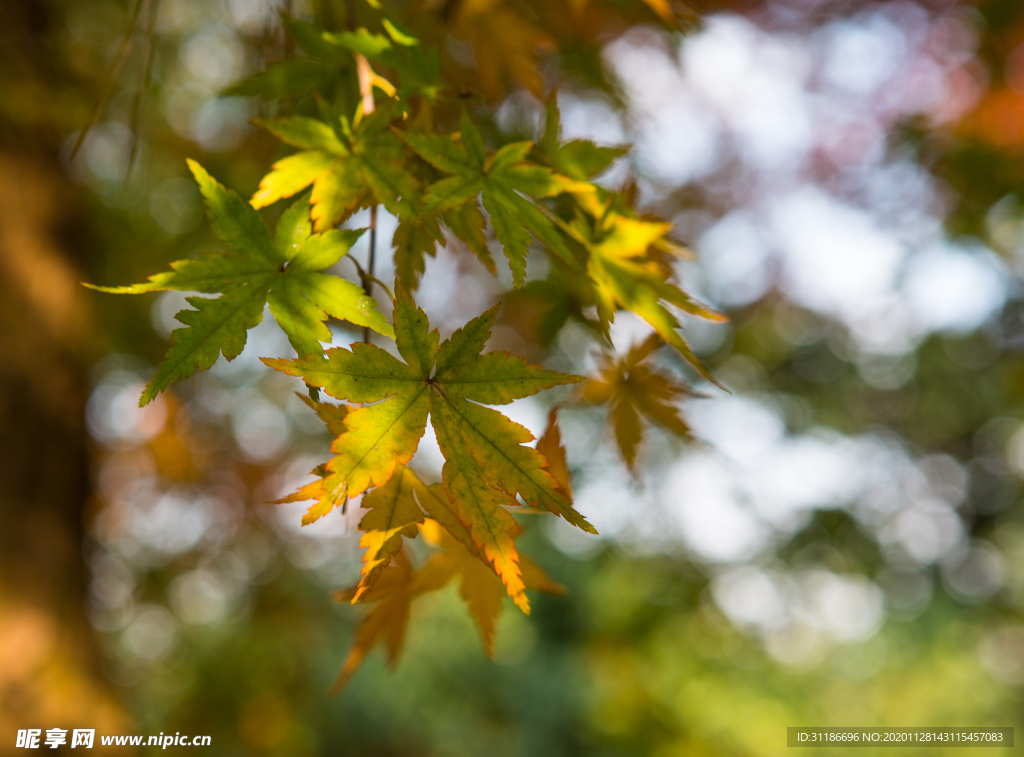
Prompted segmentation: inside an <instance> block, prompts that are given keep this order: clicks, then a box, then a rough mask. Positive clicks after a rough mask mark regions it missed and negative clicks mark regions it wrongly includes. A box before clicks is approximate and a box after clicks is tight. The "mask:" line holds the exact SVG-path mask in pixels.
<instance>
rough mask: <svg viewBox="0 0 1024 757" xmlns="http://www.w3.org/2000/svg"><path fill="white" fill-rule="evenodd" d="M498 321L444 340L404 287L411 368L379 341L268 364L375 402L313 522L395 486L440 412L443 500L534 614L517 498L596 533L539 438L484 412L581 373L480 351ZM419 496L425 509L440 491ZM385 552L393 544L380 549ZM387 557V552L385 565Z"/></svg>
mask: <svg viewBox="0 0 1024 757" xmlns="http://www.w3.org/2000/svg"><path fill="white" fill-rule="evenodd" d="M496 313H497V309H496V308H493V309H491V310H489V311H488V312H487V313H484V314H483V315H482V316H480V317H478V318H475V319H473V320H472V321H470V322H469V323H467V324H466V326H464V327H463V328H461V329H459V330H458V331H456V332H455V333H454V334H452V336H451V338H450V339H448V340H446V341H445V342H444V343H442V344H438V334H437V331H436V330H433V331H431V330H430V326H429V324H428V322H427V317H426V315H425V314H424V313H423V311H422V310H420V309H419V308H417V307H416V304H415V303H414V302H413V300H412V298H411V297H410V296H409V294H408V293H407V292H406V291H405V289H403V288H402V287H401V286H399V287H397V288H396V298H395V325H394V333H395V340H396V343H397V346H398V351H399V353H400V354H401V356H402V357H403V358H404V360H405V362H404V363H403V362H402V361H400V360H398V359H396V358H394V357H392V356H391V355H390V354H389V353H387V352H385V351H384V350H382V349H380V348H379V347H375V346H373V345H368V344H355V345H353V346H352V349H351V350H346V349H343V348H337V349H333V350H329V351H328V352H327V354H326V355H323V356H319V355H311V356H308V357H306V358H302V359H299V360H265V361H264V362H266V363H267V365H269V366H271V367H273V368H276V369H278V370H282V371H284V372H286V373H289V374H291V375H293V376H299V377H301V378H302V379H303V380H304V381H305V382H306V383H307V384H309V385H310V386H314V387H319V388H322V389H324V390H325V391H326V392H327V393H328V394H330V395H331V396H333V397H336V398H338V399H343V400H347V401H350V402H360V403H372V404H367V405H365V406H363V407H360V408H358V409H356V410H351V411H350V412H349V413H348V414H347V415H346V416H345V420H344V425H345V429H346V430H345V432H344V433H343V434H341V435H340V436H338V437H337V438H336V439H335V441H334V443H333V444H332V445H331V449H332V450H333V451H334V452H335V457H334V458H332V459H331V460H330V461H329V462H328V463H327V466H326V470H325V475H324V477H323V481H322V482H321V486H320V489H319V490H317V489H315V487H307V490H306V491H304V492H303V495H305V496H316V497H319V498H321V499H322V501H323V500H328V502H326V503H324V504H322V505H321V506H314V508H312V509H311V510H314V511H315V513H314V514H321V513H323V512H326V511H329V510H330V508H331V507H333V504H332V503H340V502H342V501H344V498H345V497H346V496H348V497H353V496H356V495H357V494H361V493H362V492H364V491H366V490H367V489H369V488H371V487H384V486H385V485H386V484H387V482H388V481H389V480H390V479H391V478H392V476H393V475H394V474H395V473H396V470H399V466H403V465H404V464H405V463H407V462H408V461H409V459H410V458H411V457H412V454H413V453H414V452H415V450H416V447H417V445H418V444H419V439H420V437H421V436H422V435H423V431H424V428H425V425H426V421H427V418H428V415H429V417H430V418H431V419H432V423H433V426H434V431H435V434H436V436H437V441H438V444H439V446H440V448H441V452H442V454H443V455H444V457H445V465H444V468H443V469H442V477H443V488H444V491H443V492H442V493H440V494H439V495H437V496H438V497H440V498H446V499H447V501H448V503H451V504H453V505H454V508H453V509H454V518H455V519H456V520H457V521H458V523H459V524H461V528H463V529H465V534H464V535H463V539H464V540H465V536H466V535H468V541H469V542H471V543H472V544H473V546H474V551H477V552H479V553H482V554H483V556H484V557H485V558H486V560H487V562H488V563H489V564H490V565H491V566H492V567H493V569H494V571H495V572H496V573H497V574H498V575H499V576H500V577H501V579H502V581H503V582H504V584H505V586H506V588H507V590H508V593H509V595H510V596H512V598H513V599H514V600H515V601H516V603H517V604H518V605H519V606H520V607H521V608H522V609H523V610H524V611H527V610H528V609H529V603H528V601H527V599H526V594H525V585H524V584H523V581H522V578H521V576H520V571H519V567H518V553H517V551H516V548H515V544H514V542H513V538H514V536H515V535H516V534H517V533H518V531H519V529H518V526H517V525H516V521H515V519H514V518H513V517H512V515H511V514H510V513H509V512H508V510H507V509H506V508H507V507H516V506H517V505H518V504H519V502H518V499H517V497H522V498H523V500H524V501H525V502H526V503H527V504H528V505H531V506H533V507H541V508H545V509H547V510H549V511H551V512H553V513H556V514H558V515H560V516H562V517H564V518H565V519H566V520H568V521H569V522H570V523H573V524H574V525H576V526H579V527H580V528H582V529H584V530H586V531H588V532H591V533H596V532H595V531H594V528H593V526H591V525H590V524H589V523H588V522H587V521H586V520H585V519H584V518H583V516H582V515H580V514H579V513H578V512H577V511H576V510H575V509H574V508H573V507H572V500H571V496H570V494H569V492H568V491H566V490H565V489H564V488H563V487H561V486H560V485H559V484H558V482H557V481H556V479H555V478H553V477H552V475H551V474H550V473H549V472H548V461H547V460H546V459H545V458H544V456H543V455H542V454H541V453H539V452H538V451H537V450H535V449H532V448H530V447H527V446H525V445H526V444H527V443H528V442H531V441H533V436H532V434H530V432H529V431H527V430H526V429H525V428H523V427H522V426H520V425H519V424H517V423H513V422H512V421H511V420H509V419H508V418H506V417H505V416H504V415H502V414H501V413H500V412H498V411H497V410H494V409H492V408H490V407H484V406H483V405H484V404H487V405H504V404H508V403H510V402H512V401H513V400H515V399H518V398H521V397H526V396H529V395H532V394H535V393H537V392H538V391H541V390H542V389H547V388H549V387H552V386H555V385H558V384H568V383H575V382H577V381H579V380H580V377H578V376H571V375H567V374H560V373H555V372H554V371H549V370H545V369H544V368H541V367H539V366H536V365H531V364H529V363H528V362H527V361H526V360H525V359H523V358H519V357H513V356H510V355H508V354H507V353H504V352H489V353H485V354H481V351H482V350H483V347H484V344H485V343H486V342H487V339H488V337H489V336H490V332H491V327H492V326H493V324H494V318H495V315H496ZM403 475H405V474H403ZM396 485H397V484H396ZM420 489H422V490H423V492H422V493H421V492H419V490H418V494H419V493H421V494H422V496H421V503H423V500H424V499H427V498H428V497H427V494H429V492H426V489H425V487H420ZM303 495H297V496H303ZM424 507H426V508H427V509H428V512H430V507H434V508H435V509H436V510H437V511H438V512H439V513H440V514H439V515H438V518H439V519H442V518H449V521H450V520H451V518H450V516H452V513H451V512H447V513H445V512H441V511H442V510H447V509H448V508H447V507H443V506H441V505H439V504H438V503H437V502H432V503H430V504H429V505H428V504H424ZM451 528H452V530H453V531H458V530H459V529H458V528H456V527H455V526H454V525H452V526H451ZM388 538H391V537H388ZM382 548H383V543H382V544H381V545H380V546H379V547H378V549H382ZM384 557H385V555H384V554H383V553H382V554H381V558H380V559H384ZM360 596H362V594H361V595H360Z"/></svg>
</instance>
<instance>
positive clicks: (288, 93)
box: [223, 14, 352, 100]
mask: <svg viewBox="0 0 1024 757" xmlns="http://www.w3.org/2000/svg"><path fill="white" fill-rule="evenodd" d="M281 21H282V23H283V24H284V27H285V29H286V31H287V33H288V35H289V36H290V37H291V38H292V39H293V40H295V42H296V43H298V46H299V47H300V48H301V49H302V51H303V52H305V53H306V55H307V56H308V57H294V58H285V59H283V60H278V61H272V62H270V63H268V64H267V66H266V68H264V69H263V70H262V71H258V72H257V73H255V74H253V75H252V76H249V77H247V78H245V79H243V80H242V81H240V82H237V83H236V84H233V85H231V86H230V87H228V89H226V90H225V91H224V93H223V94H224V95H227V96H240V97H260V98H263V99H264V100H276V99H280V98H284V97H305V96H308V95H310V94H312V93H313V92H320V93H321V94H323V95H325V96H329V93H330V92H331V90H332V89H333V88H334V87H336V86H338V85H339V84H341V83H342V82H343V81H344V79H345V75H346V74H348V73H349V72H350V71H351V70H352V56H351V55H349V54H347V53H346V52H345V51H344V50H339V49H338V47H337V46H336V45H332V44H329V43H328V42H327V41H325V40H324V39H323V34H324V31H323V29H319V28H317V27H315V26H313V25H312V24H307V23H305V22H303V21H300V20H298V19H295V18H292V17H290V16H288V15H287V14H282V16H281Z"/></svg>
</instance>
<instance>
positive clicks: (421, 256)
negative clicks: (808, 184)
mask: <svg viewBox="0 0 1024 757" xmlns="http://www.w3.org/2000/svg"><path fill="white" fill-rule="evenodd" d="M439 221H444V225H445V226H446V227H447V228H448V229H449V230H450V231H451V232H452V234H454V235H455V236H456V237H458V238H459V239H460V240H461V241H462V243H463V244H465V245H466V247H467V248H468V249H469V251H470V252H472V253H473V254H475V255H476V257H477V258H478V259H479V260H480V262H481V263H483V264H484V266H485V267H486V268H487V270H488V271H489V272H490V273H491V275H492V276H493V275H496V274H497V269H496V268H495V267H494V259H493V258H492V257H491V251H490V250H489V249H488V248H487V233H486V231H485V229H486V227H487V222H486V220H485V219H484V214H483V213H481V212H480V207H479V206H478V205H477V204H476V202H475V201H470V202H465V203H463V204H462V205H460V206H459V207H457V208H452V209H450V210H447V211H445V213H444V214H443V215H441V216H440V217H438V216H426V217H418V218H410V219H406V220H403V221H401V222H400V223H399V224H398V228H397V229H395V236H394V239H393V240H392V244H393V245H394V248H395V276H396V278H397V279H398V283H400V284H401V285H402V286H404V287H405V288H406V289H407V290H409V291H414V290H415V289H416V287H417V286H419V281H420V276H422V275H423V272H424V271H425V270H426V262H427V260H426V258H427V255H429V256H431V257H433V256H434V255H435V254H436V253H437V245H438V243H440V244H441V246H442V247H447V246H448V242H447V240H446V239H445V235H444V234H443V233H442V231H441V227H440V223H439Z"/></svg>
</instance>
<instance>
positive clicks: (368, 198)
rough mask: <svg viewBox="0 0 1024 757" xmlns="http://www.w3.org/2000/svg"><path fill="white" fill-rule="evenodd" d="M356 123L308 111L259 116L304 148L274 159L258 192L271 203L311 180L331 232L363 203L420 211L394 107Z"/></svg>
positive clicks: (319, 221)
mask: <svg viewBox="0 0 1024 757" xmlns="http://www.w3.org/2000/svg"><path fill="white" fill-rule="evenodd" d="M361 114H362V110H361V109H360V110H359V111H358V113H357V121H356V124H355V126H354V127H353V126H351V125H350V124H349V121H348V119H347V118H345V117H344V116H341V117H339V118H337V119H333V118H332V119H331V120H332V121H335V122H336V128H332V126H331V125H329V124H327V123H325V122H323V121H318V120H317V119H315V118H307V117H305V116H289V117H286V118H278V119H268V120H261V121H257V123H258V124H259V125H260V126H263V127H264V128H265V129H267V131H269V132H271V133H272V134H274V135H275V136H276V137H278V139H280V140H282V141H283V142H286V143H287V144H290V145H292V146H293V147H298V148H301V149H302V152H298V153H296V154H294V155H290V156H288V157H287V158H282V159H281V160H279V161H277V162H276V163H274V165H273V166H272V168H271V171H270V173H268V174H267V175H266V176H264V177H263V180H262V181H261V182H260V186H259V189H258V190H257V191H256V194H254V195H253V197H252V205H253V207H255V208H262V207H266V206H267V205H271V204H273V203H275V202H277V201H278V200H280V199H282V198H284V197H291V196H292V195H294V194H296V193H298V192H301V191H302V190H304V189H305V188H306V187H308V186H309V185H310V184H312V185H313V193H312V195H311V197H310V202H311V203H312V206H313V208H312V217H313V222H314V226H315V229H316V230H317V231H325V230H327V229H330V228H331V227H333V226H335V225H337V224H338V223H340V222H342V221H344V220H345V219H347V218H348V217H349V216H350V215H352V213H354V212H355V211H356V210H358V209H359V208H361V207H366V206H369V205H372V204H374V203H377V202H379V203H381V204H383V205H384V207H385V208H387V209H388V211H389V212H390V213H392V214H394V215H400V216H407V215H415V212H416V209H415V207H414V206H413V205H412V204H411V203H410V199H409V198H412V197H418V196H419V185H418V182H417V181H416V179H415V178H414V177H413V176H412V175H411V174H410V173H409V172H408V170H407V169H406V166H405V154H404V149H403V147H402V142H401V141H400V140H399V139H398V138H397V137H396V136H395V134H394V133H392V132H391V130H390V129H388V128H387V126H388V124H389V123H390V121H391V113H390V109H389V108H386V107H382V108H379V109H377V110H375V111H374V112H373V113H371V114H370V115H369V116H366V117H365V118H363V117H361Z"/></svg>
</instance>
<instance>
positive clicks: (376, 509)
mask: <svg viewBox="0 0 1024 757" xmlns="http://www.w3.org/2000/svg"><path fill="white" fill-rule="evenodd" d="M417 486H422V484H420V481H419V479H418V478H416V474H414V473H413V472H412V471H411V470H409V469H408V468H406V467H405V466H404V465H400V466H398V468H397V469H396V470H395V474H394V475H393V476H392V477H391V478H390V479H389V480H388V482H387V483H386V484H384V486H381V487H379V488H377V489H374V490H373V491H372V492H370V493H369V494H367V495H366V496H365V497H363V507H364V508H365V509H367V510H369V512H367V513H366V515H364V516H363V518H362V520H360V521H359V530H360V531H362V532H363V536H362V538H360V540H359V546H360V547H363V548H364V549H365V550H366V552H365V553H364V554H363V568H362V578H361V579H360V581H359V586H358V589H357V591H356V593H355V595H354V596H353V597H352V601H353V602H358V601H359V599H360V598H361V597H362V596H363V595H364V594H365V593H366V592H367V591H369V590H370V589H372V588H373V585H374V583H375V582H376V580H377V578H378V577H379V576H380V573H381V571H382V570H383V569H384V566H385V565H387V564H388V563H389V562H391V558H392V557H393V556H394V555H395V554H397V553H398V552H399V550H401V549H402V537H403V536H405V537H409V538H415V537H416V533H417V532H416V524H417V523H422V522H423V512H422V511H421V510H420V508H419V505H417V504H416V500H415V499H413V489H414V488H416V487H417Z"/></svg>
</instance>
